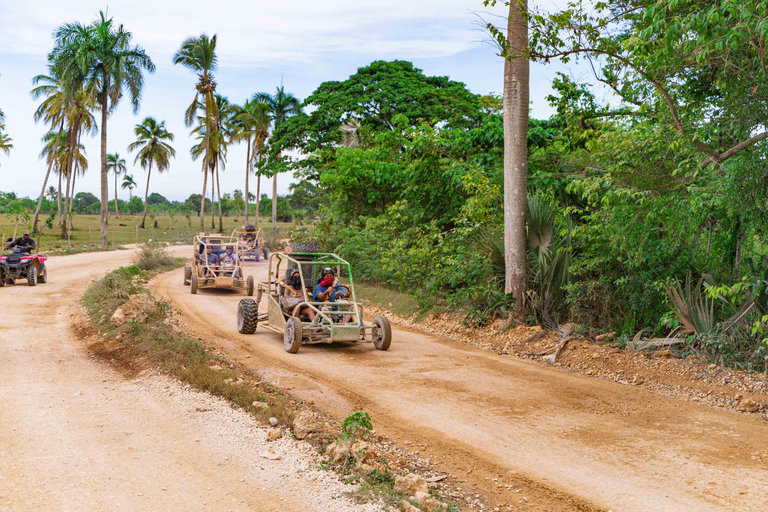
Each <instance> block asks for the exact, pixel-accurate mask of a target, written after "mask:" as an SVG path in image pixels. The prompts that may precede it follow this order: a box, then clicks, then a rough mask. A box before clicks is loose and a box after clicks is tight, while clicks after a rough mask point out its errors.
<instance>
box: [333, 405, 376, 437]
mask: <svg viewBox="0 0 768 512" xmlns="http://www.w3.org/2000/svg"><path fill="white" fill-rule="evenodd" d="M371 430H373V423H371V416H370V415H369V414H368V413H367V412H365V411H352V412H351V413H349V414H348V415H347V417H346V418H344V422H343V423H342V424H341V435H340V436H339V439H357V438H361V437H362V438H365V437H368V436H369V435H370V434H371Z"/></svg>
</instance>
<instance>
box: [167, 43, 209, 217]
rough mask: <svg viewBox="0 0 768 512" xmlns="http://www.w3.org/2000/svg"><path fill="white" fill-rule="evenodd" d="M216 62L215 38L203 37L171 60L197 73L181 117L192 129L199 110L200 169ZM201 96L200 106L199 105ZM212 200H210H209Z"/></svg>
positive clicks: (202, 209) (202, 214)
mask: <svg viewBox="0 0 768 512" xmlns="http://www.w3.org/2000/svg"><path fill="white" fill-rule="evenodd" d="M217 62H218V59H217V57H216V34H214V35H213V37H211V38H209V37H208V36H207V35H205V34H201V35H200V37H190V38H188V39H186V40H185V41H184V42H183V43H181V48H180V49H179V51H177V52H176V53H175V54H174V56H173V63H174V64H181V65H182V66H184V67H186V68H189V69H191V70H192V71H194V72H195V73H197V76H198V81H197V84H196V85H195V91H196V92H195V98H194V99H193V100H192V103H191V104H190V105H189V107H188V108H187V111H186V112H185V113H184V123H185V124H186V126H192V124H193V123H194V121H195V118H196V116H197V111H198V110H199V109H200V108H201V107H202V109H203V119H204V124H205V161H204V162H203V169H207V168H208V166H209V165H210V158H209V154H208V153H209V149H210V136H211V129H212V123H213V119H214V118H215V117H216V115H217V112H216V101H215V99H214V97H213V95H214V93H215V92H216V81H215V80H214V76H213V72H214V71H216V68H217ZM200 96H202V102H201V101H200ZM207 179H208V172H207V170H205V171H204V172H203V195H202V199H201V201H200V231H205V196H206V185H207ZM211 200H213V197H211Z"/></svg>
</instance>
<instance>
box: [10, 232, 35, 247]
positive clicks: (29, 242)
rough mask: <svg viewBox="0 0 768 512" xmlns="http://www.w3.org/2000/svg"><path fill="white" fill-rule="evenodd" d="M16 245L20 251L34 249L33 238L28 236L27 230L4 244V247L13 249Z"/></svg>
mask: <svg viewBox="0 0 768 512" xmlns="http://www.w3.org/2000/svg"><path fill="white" fill-rule="evenodd" d="M14 247H18V248H19V249H21V250H22V252H27V251H33V250H35V240H34V239H33V238H31V237H30V236H29V230H26V231H24V234H23V235H21V236H20V237H19V238H17V239H16V240H14V241H13V242H11V243H9V244H8V245H6V246H5V248H6V249H13V248H14Z"/></svg>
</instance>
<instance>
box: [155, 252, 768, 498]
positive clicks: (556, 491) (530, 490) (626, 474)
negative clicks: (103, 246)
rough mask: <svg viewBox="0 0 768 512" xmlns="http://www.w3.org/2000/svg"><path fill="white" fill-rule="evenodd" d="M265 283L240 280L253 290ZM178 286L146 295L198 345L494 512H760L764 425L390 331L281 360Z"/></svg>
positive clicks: (164, 285) (162, 282)
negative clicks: (412, 460) (363, 428)
mask: <svg viewBox="0 0 768 512" xmlns="http://www.w3.org/2000/svg"><path fill="white" fill-rule="evenodd" d="M266 269H267V265H266V263H265V262H261V263H257V264H253V265H249V266H248V267H247V268H246V272H252V273H253V274H254V277H255V278H256V280H257V282H258V281H259V280H262V279H264V278H265V277H266ZM182 279H183V278H182V274H181V272H180V271H178V272H174V273H171V274H168V275H165V276H162V277H161V278H159V279H158V280H157V281H156V282H155V284H154V286H155V291H156V293H157V294H158V295H159V296H161V297H163V298H165V299H167V300H170V301H172V302H173V304H174V306H175V307H176V308H178V309H179V310H180V311H181V312H182V313H183V315H184V316H183V320H184V321H185V322H186V323H187V324H188V326H189V327H190V328H191V329H193V330H194V331H195V333H196V334H197V335H199V336H201V337H202V338H205V339H206V340H208V341H209V342H211V343H213V344H214V345H217V346H218V347H219V348H220V349H221V350H222V351H224V352H225V353H226V354H227V355H228V356H229V357H231V358H233V359H236V360H237V361H239V362H240V363H242V364H245V365H246V366H248V367H250V368H251V369H253V370H256V371H259V372H262V373H263V374H264V375H265V377H266V378H268V379H269V380H271V381H273V382H275V383H276V384H278V385H280V386H281V387H283V388H285V389H287V390H288V391H289V392H290V393H292V394H293V395H294V396H296V397H297V398H300V399H304V400H308V401H311V402H313V403H314V404H315V405H316V406H317V407H319V408H320V409H322V410H324V411H325V412H328V413H330V414H332V415H333V416H335V417H336V418H338V419H343V417H344V416H345V415H346V414H347V413H348V412H349V411H351V410H354V409H364V410H366V411H367V412H369V413H370V414H371V415H372V417H373V420H374V426H375V428H376V429H377V431H380V432H384V433H386V434H387V435H388V437H390V438H392V439H394V440H398V441H406V440H410V441H413V442H415V443H416V444H421V445H425V448H424V450H423V451H422V452H421V454H420V455H422V456H425V457H428V458H430V459H431V460H432V461H433V462H435V464H436V465H437V467H438V468H440V469H441V470H443V471H446V472H448V473H450V474H451V475H452V478H453V479H454V480H453V483H454V484H455V485H457V486H459V487H461V488H462V489H463V490H465V491H470V492H471V493H472V494H479V495H481V496H482V497H483V498H484V499H485V501H486V503H492V506H493V507H500V508H501V509H502V510H503V509H504V507H509V508H510V509H526V508H528V509H538V510H545V509H546V510H576V509H582V510H592V509H606V510H608V509H612V510H621V511H643V512H645V511H652V510H658V511H669V510H743V511H751V510H755V511H757V510H764V509H765V506H766V498H765V497H766V496H768V484H766V482H768V464H766V456H765V452H766V446H768V424H766V422H765V421H763V420H760V419H756V418H753V417H749V416H745V415H739V414H735V413H732V412H729V411H723V410H713V409H711V408H707V407H702V406H700V405H697V404H694V403H690V402H684V401H680V400H675V399H671V398H667V397H662V396H658V395H655V394H653V393H651V392H648V391H646V390H643V389H638V388H636V387H629V386H624V385H621V384H616V383H612V382H606V381H603V380H599V379H594V378H589V377H585V376H581V375H574V374H570V373H565V372H562V371H559V370H557V369H552V368H545V367H542V366H538V365H534V364H530V363H527V362H525V361H521V360H518V359H515V358H513V357H510V356H500V355H496V354H494V353H491V352H488V351H484V350H481V349H477V348H474V347H470V346H467V345H465V344H462V343H458V342H454V341H450V340H444V339H438V338H435V337H432V336H427V335H424V334H418V333H414V332H410V331H408V330H406V329H398V328H397V327H396V326H395V329H394V341H393V344H392V348H391V349H390V350H389V351H387V352H380V351H376V350H374V349H373V347H372V345H370V344H359V345H358V344H334V345H313V346H305V347H302V349H301V350H300V351H299V352H298V353H297V354H288V353H286V352H285V351H284V349H283V345H282V339H281V336H280V335H277V334H274V333H270V332H266V331H264V330H259V329H257V332H256V334H254V335H250V336H246V335H241V334H239V333H238V332H237V330H236V322H235V310H236V305H237V302H238V301H239V300H240V298H242V297H243V295H242V294H239V293H229V292H226V291H218V290H213V291H207V292H198V294H197V295H195V296H192V295H190V294H189V291H188V289H187V288H186V287H183V286H182V284H181V283H182ZM262 302H263V303H262V305H261V306H262V307H264V306H265V301H262ZM522 496H525V498H526V499H527V501H526V500H523V499H521V498H522Z"/></svg>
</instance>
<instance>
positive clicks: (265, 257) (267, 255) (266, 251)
mask: <svg viewBox="0 0 768 512" xmlns="http://www.w3.org/2000/svg"><path fill="white" fill-rule="evenodd" d="M262 253H263V254H264V259H265V260H268V259H269V249H267V248H266V247H265V248H264V249H262Z"/></svg>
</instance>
